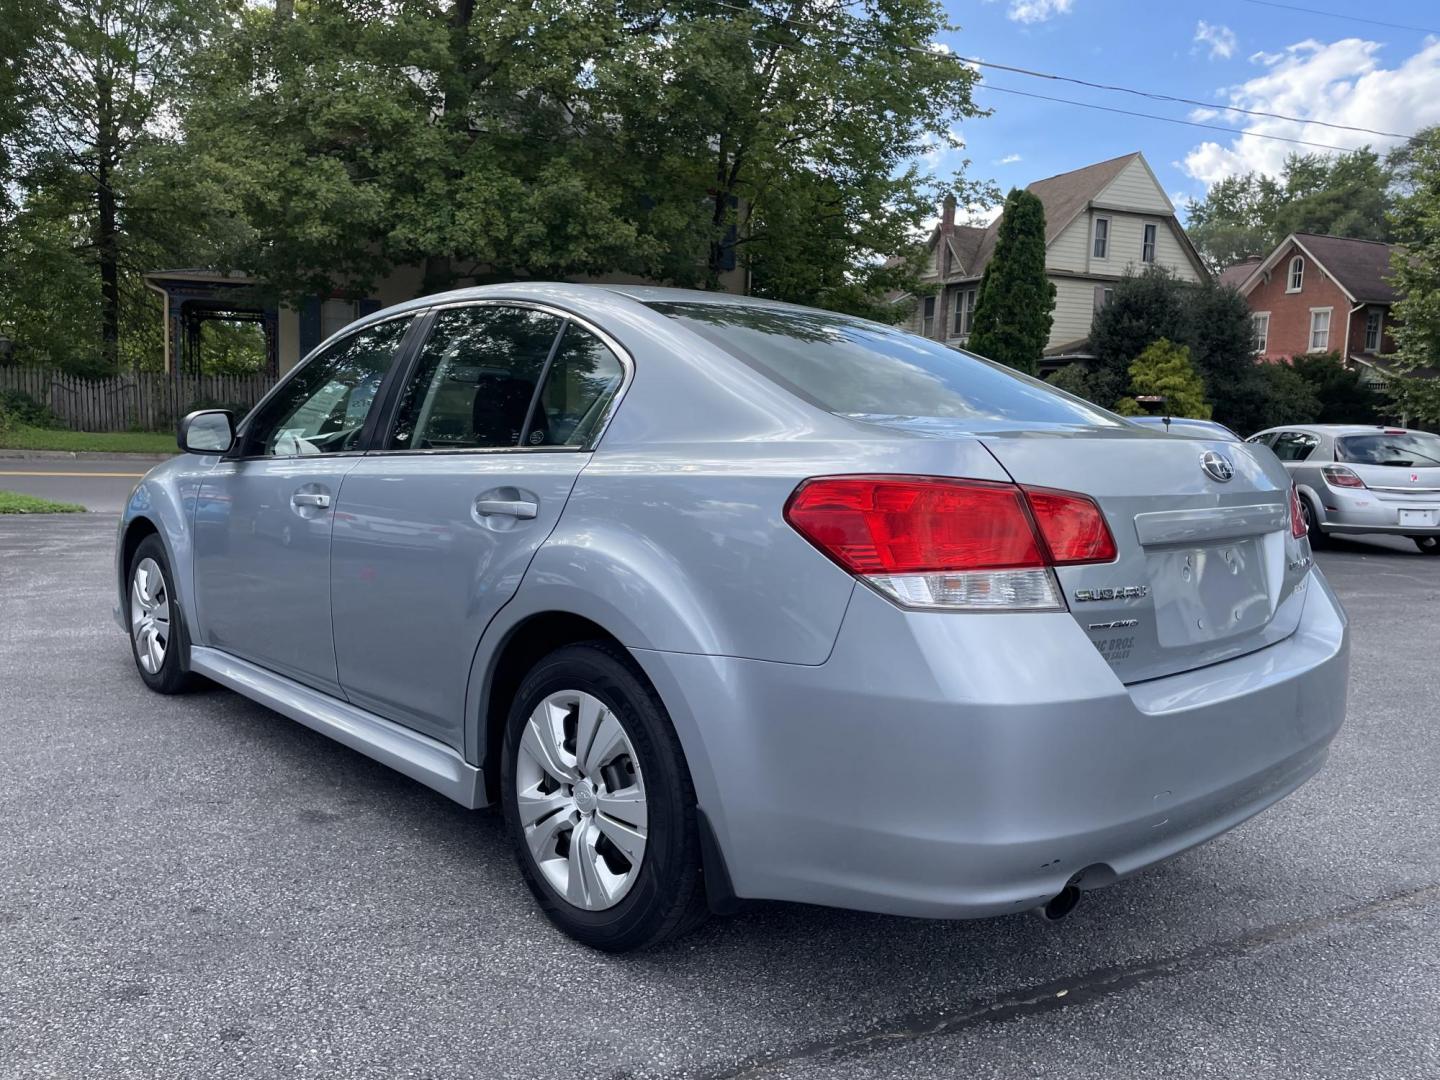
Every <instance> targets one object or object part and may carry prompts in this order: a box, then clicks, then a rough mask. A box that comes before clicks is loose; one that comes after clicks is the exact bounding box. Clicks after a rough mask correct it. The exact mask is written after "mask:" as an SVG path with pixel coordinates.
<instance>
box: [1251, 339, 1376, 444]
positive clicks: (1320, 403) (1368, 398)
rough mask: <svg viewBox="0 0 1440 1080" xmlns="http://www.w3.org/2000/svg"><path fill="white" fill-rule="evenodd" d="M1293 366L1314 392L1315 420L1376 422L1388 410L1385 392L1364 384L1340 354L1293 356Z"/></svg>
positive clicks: (1320, 421) (1326, 422) (1328, 422)
mask: <svg viewBox="0 0 1440 1080" xmlns="http://www.w3.org/2000/svg"><path fill="white" fill-rule="evenodd" d="M1290 366H1291V367H1292V368H1294V370H1295V373H1296V374H1297V375H1299V376H1300V377H1301V378H1302V379H1304V380H1305V382H1306V383H1307V384H1308V385H1309V386H1310V389H1311V390H1312V391H1313V392H1314V394H1315V401H1316V410H1315V415H1314V417H1312V418H1311V419H1312V420H1313V422H1315V423H1317V424H1374V423H1379V422H1380V421H1381V420H1382V419H1383V418H1384V416H1385V414H1386V411H1387V402H1386V400H1385V397H1384V395H1382V394H1378V393H1376V392H1375V391H1374V390H1372V389H1370V388H1369V387H1368V386H1366V385H1365V384H1364V383H1362V382H1361V381H1360V373H1359V372H1358V371H1356V370H1354V369H1352V368H1347V367H1346V366H1345V365H1344V364H1343V363H1341V361H1340V355H1339V354H1338V353H1333V352H1332V353H1306V354H1305V355H1303V356H1296V357H1294V358H1293V359H1292V360H1291V361H1290ZM1282 422H1285V423H1289V422H1292V421H1282ZM1293 422H1296V423H1298V422H1299V421H1293ZM1267 426H1269V425H1267Z"/></svg>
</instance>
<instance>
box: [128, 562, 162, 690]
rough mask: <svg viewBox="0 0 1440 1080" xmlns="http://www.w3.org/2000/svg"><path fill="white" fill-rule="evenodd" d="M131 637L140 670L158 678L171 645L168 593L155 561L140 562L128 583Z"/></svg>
mask: <svg viewBox="0 0 1440 1080" xmlns="http://www.w3.org/2000/svg"><path fill="white" fill-rule="evenodd" d="M130 636H131V637H132V638H134V640H135V657H136V659H138V660H139V661H140V667H141V669H142V670H143V671H145V672H146V674H149V675H156V674H158V673H159V671H160V668H161V667H163V666H164V664H165V650H166V649H167V648H168V647H169V645H170V590H169V589H168V588H167V587H166V585H165V575H164V574H162V573H161V572H160V565H159V564H158V563H157V562H156V561H155V560H154V559H141V560H140V564H139V565H138V566H136V567H135V576H134V577H133V578H131V579H130Z"/></svg>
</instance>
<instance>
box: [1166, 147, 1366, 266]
mask: <svg viewBox="0 0 1440 1080" xmlns="http://www.w3.org/2000/svg"><path fill="white" fill-rule="evenodd" d="M1390 186H1391V170H1390V168H1389V166H1388V165H1387V163H1386V162H1385V161H1382V159H1381V158H1380V155H1378V154H1377V153H1375V152H1374V151H1373V150H1371V149H1370V148H1369V147H1362V148H1360V149H1359V150H1354V151H1351V152H1350V153H1348V154H1339V155H1335V156H1327V155H1324V154H1291V155H1290V156H1289V157H1288V158H1286V159H1285V164H1284V166H1283V168H1282V169H1281V172H1280V175H1279V177H1270V176H1267V175H1265V174H1264V173H1254V172H1251V173H1244V174H1241V175H1239V176H1231V177H1226V178H1225V179H1223V180H1220V181H1219V182H1217V183H1216V184H1215V185H1213V186H1212V187H1211V188H1210V190H1209V191H1208V192H1207V193H1206V195H1205V198H1204V199H1201V200H1200V201H1198V202H1196V201H1192V202H1191V203H1190V204H1189V206H1188V207H1187V208H1186V222H1185V229H1186V232H1187V233H1189V235H1190V239H1191V240H1192V241H1193V242H1194V244H1195V246H1196V248H1197V249H1198V250H1199V251H1200V254H1201V255H1202V256H1203V257H1204V259H1205V261H1206V262H1207V263H1208V264H1209V265H1210V268H1211V269H1212V270H1220V269H1223V268H1224V267H1226V266H1229V265H1230V264H1231V263H1234V262H1236V261H1238V260H1240V259H1243V258H1245V257H1246V256H1248V255H1264V254H1266V253H1268V252H1269V251H1270V249H1271V248H1273V247H1274V246H1275V245H1276V244H1278V243H1279V242H1280V241H1281V240H1283V239H1284V238H1285V237H1286V236H1287V235H1289V234H1290V233H1292V232H1312V233H1325V234H1327V235H1331V236H1345V237H1351V238H1353V239H1357V240H1388V239H1390V227H1389V224H1388V222H1387V219H1386V212H1387V210H1388V209H1389V206H1390V203H1391V194H1390Z"/></svg>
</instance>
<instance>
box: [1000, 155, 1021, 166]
mask: <svg viewBox="0 0 1440 1080" xmlns="http://www.w3.org/2000/svg"><path fill="white" fill-rule="evenodd" d="M1019 160H1021V159H1020V155H1019V154H1006V155H1005V156H1004V157H1002V158H1001V159H1000V160H999V161H997V162H995V164H996V165H1014V164H1015V163H1016V162H1017V161H1019Z"/></svg>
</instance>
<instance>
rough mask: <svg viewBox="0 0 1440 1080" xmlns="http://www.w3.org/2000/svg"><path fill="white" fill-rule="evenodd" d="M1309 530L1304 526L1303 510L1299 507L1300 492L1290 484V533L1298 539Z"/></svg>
mask: <svg viewBox="0 0 1440 1080" xmlns="http://www.w3.org/2000/svg"><path fill="white" fill-rule="evenodd" d="M1308 531H1309V530H1308V529H1306V528H1305V511H1304V510H1303V509H1301V507H1300V492H1298V491H1296V490H1295V485H1294V484H1291V485H1290V535H1291V536H1293V537H1294V538H1295V539H1296V540H1299V539H1300V538H1301V537H1302V536H1304V535H1305V534H1306V533H1307V532H1308Z"/></svg>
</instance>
